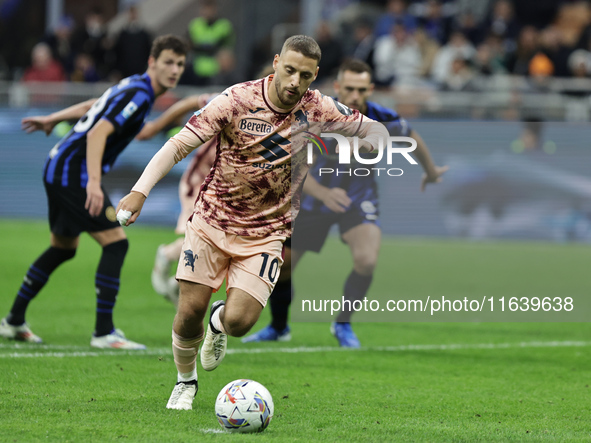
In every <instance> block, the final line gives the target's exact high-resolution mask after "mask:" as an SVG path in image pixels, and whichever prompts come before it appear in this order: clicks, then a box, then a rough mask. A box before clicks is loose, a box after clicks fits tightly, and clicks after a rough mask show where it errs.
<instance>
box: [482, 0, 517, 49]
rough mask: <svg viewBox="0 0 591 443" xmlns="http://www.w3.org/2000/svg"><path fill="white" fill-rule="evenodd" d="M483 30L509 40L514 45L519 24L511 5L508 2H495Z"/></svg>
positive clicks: (502, 0)
mask: <svg viewBox="0 0 591 443" xmlns="http://www.w3.org/2000/svg"><path fill="white" fill-rule="evenodd" d="M485 28H486V30H487V32H489V33H492V34H494V35H498V36H499V37H502V38H503V39H505V40H510V41H511V42H513V44H514V42H515V41H516V40H517V37H518V35H519V23H518V22H517V20H516V19H515V13H514V11H513V3H511V2H510V1H509V0H497V1H496V2H495V4H494V6H493V9H492V12H491V16H490V17H489V18H488V19H487V21H486V23H485Z"/></svg>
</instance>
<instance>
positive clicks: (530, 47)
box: [505, 26, 540, 75]
mask: <svg viewBox="0 0 591 443" xmlns="http://www.w3.org/2000/svg"><path fill="white" fill-rule="evenodd" d="M539 48H540V46H539V34H538V31H537V30H536V28H534V27H533V26H525V27H524V28H523V29H522V30H521V32H520V33H519V37H518V39H517V48H516V49H515V50H514V51H512V52H510V53H508V54H507V57H506V59H505V67H506V68H507V71H509V72H510V73H511V74H514V75H528V74H529V64H530V62H531V59H532V58H533V57H534V55H536V53H537V52H538V50H539Z"/></svg>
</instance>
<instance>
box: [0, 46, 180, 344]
mask: <svg viewBox="0 0 591 443" xmlns="http://www.w3.org/2000/svg"><path fill="white" fill-rule="evenodd" d="M186 53H187V47H186V44H185V43H184V42H183V41H182V40H180V39H179V38H178V37H175V36H172V35H167V36H162V37H159V38H157V39H156V40H155V41H154V43H153V45H152V50H151V53H150V57H149V60H148V70H147V71H146V73H145V74H143V75H134V76H131V77H128V78H126V79H123V80H122V81H121V82H120V83H119V84H117V85H115V86H113V87H111V88H109V89H108V90H107V91H106V92H105V93H104V94H103V95H102V96H101V97H100V98H99V99H98V100H88V101H86V102H83V103H80V104H78V105H74V106H71V107H69V108H66V109H64V110H62V111H59V112H57V113H55V114H50V115H48V116H41V117H30V118H25V119H23V129H25V130H27V132H33V131H37V130H43V131H45V133H46V134H49V133H51V131H52V129H53V127H54V126H55V125H56V124H57V123H59V122H61V121H64V120H73V119H80V120H78V122H77V123H76V125H75V126H74V127H73V128H72V130H70V132H69V133H68V134H67V135H66V136H65V137H64V138H62V139H61V140H60V141H59V142H58V143H57V144H56V145H55V146H54V147H53V149H52V150H51V151H50V152H49V156H48V157H47V161H46V163H45V169H44V174H43V183H44V185H45V190H46V193H47V199H48V206H49V224H50V228H51V239H50V247H49V249H47V250H46V251H45V252H44V253H43V254H42V255H41V256H39V258H37V260H36V261H35V262H34V263H33V264H32V265H31V267H30V268H29V270H28V271H27V274H26V276H25V278H24V281H23V284H22V285H21V287H20V290H19V291H18V294H17V296H16V299H15V301H14V304H13V306H12V309H11V311H10V313H9V315H8V316H7V317H6V318H5V319H3V320H2V321H1V323H0V335H1V336H4V337H6V338H12V339H17V340H22V341H27V342H34V343H40V342H41V339H40V338H39V337H38V336H37V335H35V334H33V332H31V330H30V328H29V327H28V326H27V324H26V323H25V313H26V310H27V307H28V306H29V303H30V302H31V300H32V299H33V298H34V297H35V296H36V295H37V293H38V292H39V291H40V290H41V288H42V287H43V286H44V285H45V283H46V282H47V280H48V279H49V276H50V275H51V274H52V272H53V271H54V270H55V269H56V268H57V267H58V266H59V265H60V264H62V263H63V262H65V261H67V260H69V259H71V258H73V257H74V255H75V254H76V248H77V247H78V241H79V236H80V233H82V232H88V233H89V234H90V236H91V237H92V238H93V239H94V240H96V241H97V243H99V245H100V246H101V247H102V249H103V251H102V256H101V259H100V262H99V265H98V269H97V272H96V279H95V288H96V294H97V308H96V325H95V330H94V333H93V334H92V338H91V341H90V345H91V346H93V347H97V348H121V349H145V346H144V345H142V344H139V343H135V342H133V341H131V340H128V339H127V338H125V336H124V335H123V333H122V332H121V331H120V330H118V329H115V327H114V325H113V308H114V306H115V300H116V298H117V294H118V292H119V276H120V272H121V267H122V266H123V260H124V258H125V255H126V252H127V248H128V242H127V238H126V236H125V232H124V231H123V229H122V228H121V226H119V224H118V223H117V220H116V216H115V209H114V208H113V206H112V205H111V202H110V200H109V196H108V195H107V194H106V192H105V190H104V189H103V187H102V186H101V177H102V175H103V174H105V173H107V172H109V170H110V169H111V168H112V167H113V164H114V162H115V160H116V159H117V156H118V155H119V154H120V153H121V151H123V149H125V147H126V146H127V145H128V144H129V143H130V142H131V140H133V138H134V137H135V136H136V135H137V133H138V132H139V131H140V129H141V128H142V125H143V124H144V119H145V117H146V116H147V115H148V113H149V112H150V110H151V108H152V104H153V103H154V100H155V99H156V97H158V96H159V95H161V94H163V93H164V92H165V91H166V90H168V89H169V88H174V87H175V86H176V85H177V83H178V81H179V79H180V77H181V75H182V73H183V70H184V67H185V58H186Z"/></svg>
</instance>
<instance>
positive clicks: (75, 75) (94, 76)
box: [70, 53, 101, 83]
mask: <svg viewBox="0 0 591 443" xmlns="http://www.w3.org/2000/svg"><path fill="white" fill-rule="evenodd" d="M100 79H101V78H100V76H99V75H98V72H96V65H95V64H94V59H93V58H92V57H91V56H90V55H88V54H85V53H82V54H78V55H77V56H76V59H75V61H74V70H73V71H72V74H71V75H70V80H71V81H73V82H82V83H94V82H98V81H99V80H100Z"/></svg>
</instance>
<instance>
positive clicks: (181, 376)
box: [176, 368, 197, 382]
mask: <svg viewBox="0 0 591 443" xmlns="http://www.w3.org/2000/svg"><path fill="white" fill-rule="evenodd" d="M191 380H197V368H195V369H193V370H192V371H191V372H185V373H182V372H179V373H178V375H177V378H176V381H178V382H180V381H191Z"/></svg>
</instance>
